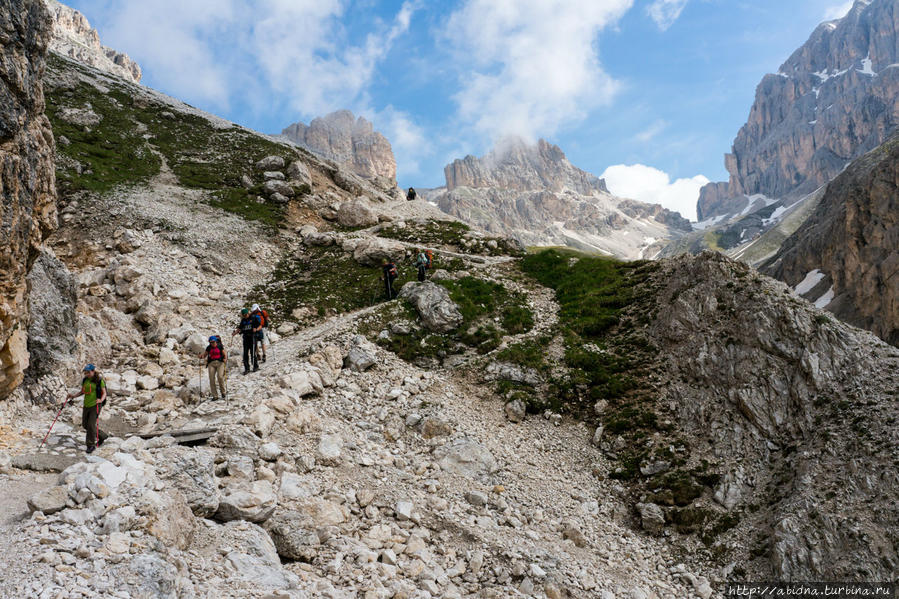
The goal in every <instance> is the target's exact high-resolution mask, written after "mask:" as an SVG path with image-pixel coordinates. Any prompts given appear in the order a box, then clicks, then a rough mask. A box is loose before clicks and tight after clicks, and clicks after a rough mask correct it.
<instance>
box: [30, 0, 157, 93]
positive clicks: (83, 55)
mask: <svg viewBox="0 0 899 599" xmlns="http://www.w3.org/2000/svg"><path fill="white" fill-rule="evenodd" d="M44 2H45V3H46V5H47V8H48V9H49V10H50V14H51V15H52V18H53V37H52V39H51V40H50V49H51V50H52V51H54V52H57V53H59V54H62V55H63V56H68V57H69V58H73V59H75V60H77V61H78V62H83V63H84V64H87V65H90V66H92V67H94V68H97V69H100V70H101V71H106V72H108V73H112V74H113V75H116V76H118V77H122V78H123V79H128V80H129V81H133V82H135V83H140V78H141V69H140V65H138V64H137V63H136V62H134V61H133V60H132V59H131V58H130V57H129V56H128V55H127V54H124V53H122V52H118V51H116V50H113V49H112V48H109V47H107V46H104V45H103V44H101V43H100V35H99V34H98V33H97V30H96V29H94V28H93V27H91V24H90V23H89V22H88V20H87V17H85V16H84V15H83V14H81V13H80V12H79V11H77V10H75V9H74V8H70V7H68V6H66V5H65V4H62V3H60V2H58V1H57V0H44Z"/></svg>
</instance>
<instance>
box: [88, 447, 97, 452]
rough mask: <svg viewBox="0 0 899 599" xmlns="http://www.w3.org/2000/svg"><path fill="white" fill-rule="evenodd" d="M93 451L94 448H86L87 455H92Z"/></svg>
mask: <svg viewBox="0 0 899 599" xmlns="http://www.w3.org/2000/svg"><path fill="white" fill-rule="evenodd" d="M94 449H96V447H88V448H87V453H94Z"/></svg>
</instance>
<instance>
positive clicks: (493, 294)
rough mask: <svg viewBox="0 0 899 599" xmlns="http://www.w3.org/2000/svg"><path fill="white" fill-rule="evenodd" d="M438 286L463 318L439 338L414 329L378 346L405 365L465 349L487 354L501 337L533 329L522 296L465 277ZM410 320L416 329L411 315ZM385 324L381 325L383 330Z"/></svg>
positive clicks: (474, 278) (371, 334)
mask: <svg viewBox="0 0 899 599" xmlns="http://www.w3.org/2000/svg"><path fill="white" fill-rule="evenodd" d="M438 284H439V285H442V286H444V287H445V288H446V289H447V291H448V292H449V295H450V298H451V299H452V300H453V301H454V302H455V303H456V305H457V306H458V307H459V312H460V313H461V314H462V318H463V321H462V324H461V325H460V326H459V327H458V328H457V329H456V330H454V331H450V332H448V333H443V334H438V333H432V332H430V331H427V330H426V329H424V328H423V327H421V326H416V327H414V328H413V330H412V331H411V333H410V334H409V335H399V334H392V335H391V336H390V338H389V339H378V340H377V342H378V343H380V344H381V345H382V346H384V347H385V348H387V349H389V350H390V351H392V352H394V353H395V354H397V355H398V356H399V357H401V358H402V359H404V360H406V361H407V362H412V363H416V362H420V361H422V360H429V359H433V358H443V357H445V356H447V355H450V354H457V353H461V352H464V351H466V350H468V349H472V350H474V351H476V352H478V353H480V354H486V353H488V352H490V351H493V350H494V349H496V348H497V347H499V345H500V343H501V342H502V338H503V337H505V336H507V335H514V334H518V333H523V332H526V331H529V330H530V329H531V328H532V327H533V326H534V319H533V315H532V314H531V312H530V310H529V309H528V308H527V306H526V304H525V298H524V296H522V295H519V294H517V293H512V292H510V291H509V290H508V289H506V288H505V287H504V286H503V285H501V284H499V283H495V282H492V281H485V280H482V279H478V278H476V277H472V276H468V277H463V278H461V279H456V280H444V281H438ZM404 303H405V302H404ZM407 307H408V305H407ZM408 309H410V310H411V307H408ZM412 320H413V321H414V322H415V323H416V324H417V325H418V316H417V315H416V314H414V313H413V315H412ZM387 324H388V323H386V322H385V323H383V325H384V326H383V328H387V327H386V325H387ZM379 330H380V329H379ZM379 330H374V329H370V330H369V331H368V334H369V336H371V337H374V336H375V335H376V334H377V333H378V332H379Z"/></svg>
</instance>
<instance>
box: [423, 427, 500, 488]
mask: <svg viewBox="0 0 899 599" xmlns="http://www.w3.org/2000/svg"><path fill="white" fill-rule="evenodd" d="M434 457H435V458H436V459H437V464H438V465H439V466H440V468H441V469H442V470H444V471H446V472H450V473H452V474H457V475H459V476H465V477H467V478H479V477H483V476H485V475H488V474H492V473H493V472H496V470H497V469H498V468H499V466H498V464H497V463H496V458H494V457H493V454H492V453H490V450H489V449H487V448H486V447H484V446H483V445H481V444H480V443H478V442H477V441H476V440H474V439H470V438H468V437H460V438H458V439H453V440H452V441H449V442H448V443H446V444H444V445H442V446H440V447H438V448H437V449H436V450H435V451H434Z"/></svg>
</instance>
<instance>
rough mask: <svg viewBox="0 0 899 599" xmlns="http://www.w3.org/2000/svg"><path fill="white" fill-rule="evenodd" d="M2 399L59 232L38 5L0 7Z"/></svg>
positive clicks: (21, 362) (45, 34) (18, 372)
mask: <svg viewBox="0 0 899 599" xmlns="http://www.w3.org/2000/svg"><path fill="white" fill-rule="evenodd" d="M0 31H2V32H3V33H2V45H0V169H2V179H3V186H2V191H0V223H2V225H0V272H2V273H3V274H4V276H3V277H2V279H0V306H3V307H2V309H0V399H5V398H6V397H7V396H8V395H9V394H10V393H11V392H12V391H13V390H14V389H15V388H16V387H17V386H18V384H19V383H21V382H22V379H23V376H24V374H23V373H24V370H25V368H26V367H27V366H28V350H27V346H26V337H27V335H26V333H25V331H26V327H27V318H28V304H27V296H28V293H27V284H26V281H25V277H26V275H27V274H28V271H29V270H30V269H31V265H32V263H33V261H34V259H35V258H36V257H37V255H38V250H39V248H40V245H41V242H42V240H43V239H44V238H45V237H46V236H47V235H48V234H49V233H50V232H51V231H53V229H55V228H56V188H55V175H54V170H53V133H52V132H51V129H50V123H49V121H48V120H47V117H46V116H44V93H43V88H42V86H41V77H42V74H43V72H44V57H45V56H46V53H47V45H48V43H49V41H50V33H51V29H50V18H49V15H48V14H47V11H46V8H45V7H44V5H43V3H42V2H41V1H40V0H18V1H15V2H6V3H4V4H3V5H2V7H0Z"/></svg>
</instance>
